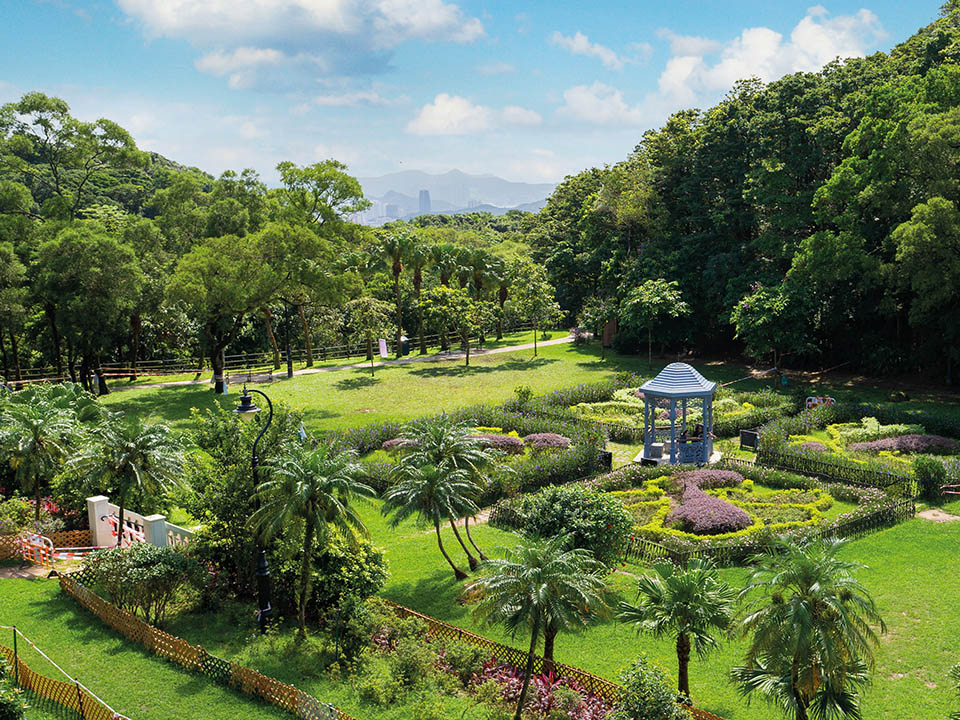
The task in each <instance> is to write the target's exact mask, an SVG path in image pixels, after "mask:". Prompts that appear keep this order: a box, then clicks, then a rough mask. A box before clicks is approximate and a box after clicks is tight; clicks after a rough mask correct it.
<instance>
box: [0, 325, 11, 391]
mask: <svg viewBox="0 0 960 720" xmlns="http://www.w3.org/2000/svg"><path fill="white" fill-rule="evenodd" d="M0 355H3V379H4V380H9V379H10V360H9V358H8V357H7V343H6V342H5V341H4V339H3V333H0Z"/></svg>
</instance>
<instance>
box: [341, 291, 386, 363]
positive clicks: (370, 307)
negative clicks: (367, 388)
mask: <svg viewBox="0 0 960 720" xmlns="http://www.w3.org/2000/svg"><path fill="white" fill-rule="evenodd" d="M392 309H393V308H391V307H390V303H388V302H384V301H383V300H376V299H375V298H372V297H369V296H367V295H364V296H363V297H359V298H357V299H356V300H351V301H350V302H348V303H347V305H346V307H345V308H344V310H345V312H346V315H347V319H348V320H347V322H348V324H349V326H350V327H351V328H352V333H351V335H352V336H353V338H354V341H355V342H356V341H360V342H363V343H364V344H365V345H366V347H367V357H368V358H369V359H370V375H371V376H372V375H374V374H375V371H374V364H373V362H374V361H373V356H374V353H373V341H374V340H375V339H376V338H379V337H380V336H381V335H386V334H387V330H388V329H389V327H390V311H391V310H392Z"/></svg>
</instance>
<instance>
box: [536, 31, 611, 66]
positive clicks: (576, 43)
mask: <svg viewBox="0 0 960 720" xmlns="http://www.w3.org/2000/svg"><path fill="white" fill-rule="evenodd" d="M550 42H552V43H553V44H554V45H557V46H559V47H562V48H563V49H564V50H566V51H568V52H571V53H573V54H574V55H586V56H587V57H595V58H597V59H598V60H600V62H602V63H603V65H604V67H606V68H608V69H609V70H623V66H624V64H625V63H626V62H627V61H626V60H625V59H624V58H622V57H620V56H619V55H617V53H615V52H614V51H613V50H611V49H610V48H608V47H605V46H603V45H600V44H599V43H592V42H590V38H588V37H587V36H586V35H584V34H583V33H582V32H577V33H576V34H575V35H573V36H572V37H567V36H565V35H563V34H562V33H561V32H560V31H559V30H556V31H554V33H553V35H552V36H551V37H550Z"/></svg>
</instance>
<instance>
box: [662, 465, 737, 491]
mask: <svg viewBox="0 0 960 720" xmlns="http://www.w3.org/2000/svg"><path fill="white" fill-rule="evenodd" d="M676 477H677V480H679V481H680V482H682V483H684V486H686V485H694V486H696V487H698V488H700V489H701V490H716V489H717V488H724V487H735V486H737V485H739V484H741V483H742V482H743V475H741V474H740V473H738V472H736V471H734V470H708V469H704V470H688V471H686V472H682V473H678V474H677V476H676Z"/></svg>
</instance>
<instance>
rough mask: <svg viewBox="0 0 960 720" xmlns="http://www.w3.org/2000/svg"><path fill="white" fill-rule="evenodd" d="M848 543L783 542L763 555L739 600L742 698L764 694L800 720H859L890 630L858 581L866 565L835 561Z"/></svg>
mask: <svg viewBox="0 0 960 720" xmlns="http://www.w3.org/2000/svg"><path fill="white" fill-rule="evenodd" d="M845 544H846V543H845V541H843V540H818V541H806V542H800V543H793V544H791V543H787V542H785V541H782V542H781V543H780V544H778V545H777V546H776V547H775V548H774V549H773V550H771V551H769V552H767V553H765V554H763V555H760V556H758V557H757V558H756V559H755V561H756V568H755V569H754V571H753V572H752V573H751V576H750V579H749V581H748V582H747V585H746V586H745V587H744V588H743V590H742V591H741V593H740V597H741V599H744V600H747V601H748V602H747V605H746V606H745V609H744V611H743V614H742V616H741V617H740V619H739V622H738V623H737V625H736V631H737V633H738V634H739V635H741V636H743V637H747V636H749V637H750V645H749V647H748V649H747V654H746V658H745V663H744V665H743V666H741V667H736V668H734V669H733V671H732V673H731V674H732V676H733V679H734V681H735V682H736V683H737V684H738V685H739V686H740V692H741V693H743V694H744V695H747V696H749V695H750V694H752V693H754V692H759V693H761V694H762V695H765V696H766V697H767V698H768V699H769V700H770V701H771V702H773V703H775V704H776V705H778V706H779V707H780V708H781V709H782V710H783V711H784V713H785V714H786V715H787V716H789V717H792V718H795V720H807V718H811V717H812V718H818V719H824V720H826V719H827V718H831V719H832V718H845V717H846V718H860V717H861V715H860V703H859V691H860V689H861V688H862V687H863V686H864V685H865V684H866V682H867V681H868V680H869V675H868V669H869V668H870V667H871V666H872V665H873V648H874V647H876V645H877V644H878V642H879V640H878V637H877V633H876V631H875V630H874V628H873V626H879V629H880V632H881V633H882V632H885V631H886V626H885V625H884V623H883V620H882V619H881V617H880V614H879V613H878V612H877V608H876V606H875V605H874V602H873V600H872V599H871V597H870V595H869V593H868V592H867V590H866V588H864V587H863V585H861V584H860V583H859V582H858V581H857V580H856V579H855V578H854V577H853V572H854V571H855V570H859V569H863V568H864V567H865V566H864V565H863V564H861V563H858V562H852V561H846V560H841V559H840V558H839V557H837V555H838V553H839V551H840V549H841V548H842V547H843V546H844V545H845Z"/></svg>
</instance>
